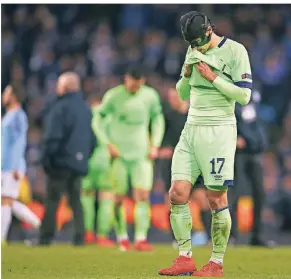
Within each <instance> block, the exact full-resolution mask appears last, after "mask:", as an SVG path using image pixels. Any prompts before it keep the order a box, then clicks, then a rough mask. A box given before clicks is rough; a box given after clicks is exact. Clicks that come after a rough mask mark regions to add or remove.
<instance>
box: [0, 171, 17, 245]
mask: <svg viewBox="0 0 291 279" xmlns="http://www.w3.org/2000/svg"><path fill="white" fill-rule="evenodd" d="M1 184H2V185H1V243H2V245H5V244H6V243H7V236H8V231H9V228H10V225H11V221H12V205H13V202H14V201H15V200H16V198H17V197H18V193H19V191H18V189H19V181H16V180H15V179H14V178H13V175H12V173H8V172H7V173H5V172H4V173H2V177H1Z"/></svg>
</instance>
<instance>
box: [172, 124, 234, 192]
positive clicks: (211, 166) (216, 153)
mask: <svg viewBox="0 0 291 279" xmlns="http://www.w3.org/2000/svg"><path fill="white" fill-rule="evenodd" d="M236 138H237V130H236V125H226V126H195V125H191V124H188V123H186V124H185V127H184V129H183V131H182V134H181V137H180V140H179V143H178V144H177V146H176V148H175V151H174V155H173V160H172V181H174V180H186V181H189V182H190V183H191V184H194V183H195V182H196V180H197V178H198V176H199V175H202V177H203V179H204V184H205V186H206V187H207V188H208V189H209V190H214V191H226V190H227V189H228V186H232V185H233V175H234V156H235V150H236Z"/></svg>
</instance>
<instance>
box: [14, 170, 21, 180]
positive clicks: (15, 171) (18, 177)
mask: <svg viewBox="0 0 291 279" xmlns="http://www.w3.org/2000/svg"><path fill="white" fill-rule="evenodd" d="M12 176H13V178H14V180H17V181H18V180H19V179H20V176H19V173H18V171H17V170H14V171H13V173H12Z"/></svg>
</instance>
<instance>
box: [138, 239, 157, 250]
mask: <svg viewBox="0 0 291 279" xmlns="http://www.w3.org/2000/svg"><path fill="white" fill-rule="evenodd" d="M134 250H136V251H147V252H151V251H153V250H154V247H153V246H152V245H150V244H149V243H148V242H147V240H139V241H137V242H136V243H135V244H134Z"/></svg>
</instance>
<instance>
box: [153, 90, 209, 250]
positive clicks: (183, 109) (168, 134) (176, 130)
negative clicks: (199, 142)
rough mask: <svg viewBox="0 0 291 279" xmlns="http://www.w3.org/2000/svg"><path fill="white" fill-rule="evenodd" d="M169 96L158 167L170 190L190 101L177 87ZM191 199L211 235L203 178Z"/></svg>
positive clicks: (196, 186)
mask: <svg viewBox="0 0 291 279" xmlns="http://www.w3.org/2000/svg"><path fill="white" fill-rule="evenodd" d="M167 97H168V102H165V103H164V104H163V113H164V116H165V124H166V125H165V136H164V138H163V142H162V147H161V149H160V152H159V158H160V160H159V161H158V165H157V167H158V168H159V169H160V173H161V176H162V179H163V181H164V183H165V186H166V189H167V190H169V189H170V186H171V165H172V156H173V152H174V148H175V146H176V145H177V143H178V142H179V138H180V135H181V132H182V130H183V127H184V125H185V122H186V120H187V114H188V109H189V102H186V101H183V100H181V98H180V97H179V94H178V92H177V90H176V88H169V90H168V94H167ZM165 200H166V202H167V203H168V202H169V198H168V194H167V195H166V198H165ZM191 200H192V201H196V202H197V203H198V204H199V206H200V218H201V220H202V223H203V225H204V228H205V231H206V233H207V234H208V236H209V235H210V233H209V232H210V219H211V217H210V212H209V205H208V202H207V198H206V194H205V189H204V185H203V181H202V179H199V181H197V183H196V184H195V187H194V189H193V192H192V194H191ZM169 216H170V212H169ZM197 236H198V234H197ZM173 240H174V235H173ZM206 242H207V239H206ZM173 246H174V247H176V246H177V242H176V241H173Z"/></svg>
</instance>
